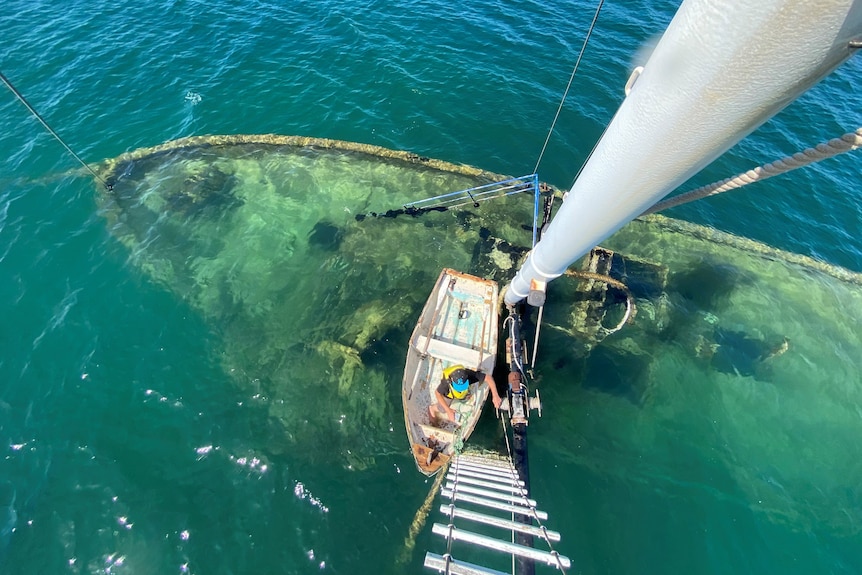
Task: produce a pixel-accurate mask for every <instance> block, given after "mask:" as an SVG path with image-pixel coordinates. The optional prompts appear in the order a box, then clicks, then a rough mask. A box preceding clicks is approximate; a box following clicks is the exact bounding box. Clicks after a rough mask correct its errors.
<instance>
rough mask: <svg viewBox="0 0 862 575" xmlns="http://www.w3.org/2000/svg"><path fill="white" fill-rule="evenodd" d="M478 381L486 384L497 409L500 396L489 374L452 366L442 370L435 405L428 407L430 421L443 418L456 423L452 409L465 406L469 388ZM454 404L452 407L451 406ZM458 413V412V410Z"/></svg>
mask: <svg viewBox="0 0 862 575" xmlns="http://www.w3.org/2000/svg"><path fill="white" fill-rule="evenodd" d="M480 381H484V382H485V383H487V384H488V388H489V389H490V390H491V399H492V400H493V402H494V407H495V408H499V407H500V402H501V401H502V400H501V399H500V394H499V392H497V383H496V382H495V381H494V378H493V377H492V376H491V374H490V373H483V372H481V371H474V370H472V369H467V368H466V367H464V366H463V365H453V366H451V367H448V368H446V369H444V370H443V377H442V378H441V379H440V385H438V386H437V389H436V390H435V391H434V395H435V396H436V397H437V403H435V404H432V405H430V406H429V407H428V411H429V413H430V414H431V421H432V422H433V421H435V419H436V418H437V416H441V417H444V418H446V419H448V420H449V421H454V422H457V421H458V418H457V417H456V414H455V409H453V406H454V407H459V405H466V404H467V399H468V398H469V397H470V386H471V385H476V384H478V383H479V382H480ZM453 404H454V405H453ZM459 411H460V410H459Z"/></svg>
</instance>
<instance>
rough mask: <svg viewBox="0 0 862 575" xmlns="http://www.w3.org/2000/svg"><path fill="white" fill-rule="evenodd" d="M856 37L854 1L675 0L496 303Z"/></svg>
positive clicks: (812, 79) (664, 187) (509, 300)
mask: <svg viewBox="0 0 862 575" xmlns="http://www.w3.org/2000/svg"><path fill="white" fill-rule="evenodd" d="M860 40H862V0H819V1H812V0H758V1H757V2H754V1H740V0H685V1H684V2H683V4H682V6H680V9H679V11H678V12H677V14H676V16H675V17H674V19H673V21H672V22H671V24H670V26H669V27H668V29H667V31H666V32H665V34H664V36H662V38H661V40H660V41H659V43H658V45H657V46H656V48H655V50H654V51H653V53H652V55H651V56H650V58H649V61H648V62H647V63H646V65H645V66H644V69H643V71H642V72H641V74H640V76H639V77H638V78H637V80H636V81H635V82H634V84H633V86H632V87H631V92H630V93H629V95H628V96H627V97H626V99H625V100H624V101H623V103H622V105H621V106H620V108H619V110H618V111H617V114H616V115H615V116H614V119H613V121H612V122H611V123H610V125H609V126H608V129H607V130H606V132H605V135H604V137H603V138H602V139H601V141H600V142H599V144H598V146H597V147H596V149H595V152H594V153H593V155H592V157H591V158H590V159H589V161H588V162H587V164H586V165H585V166H584V169H583V171H582V172H581V175H580V177H579V178H578V180H577V181H576V182H575V184H574V186H572V189H571V190H570V191H569V193H568V196H567V199H566V200H565V202H563V205H562V206H561V208H560V210H559V212H558V213H557V215H556V217H555V218H554V220H553V221H552V222H551V224H550V226H549V227H548V229H547V231H546V232H545V234H544V235H543V236H542V240H541V241H540V242H539V243H538V244H537V245H536V247H535V248H534V249H533V250H532V251H531V253H530V255H529V256H528V258H527V261H526V262H525V263H524V265H523V267H522V268H521V269H520V271H518V274H517V275H516V276H515V279H514V280H513V281H512V283H511V285H509V287H508V289H507V290H506V296H505V301H506V304H507V305H514V304H515V303H517V302H519V301H521V300H522V299H524V298H525V297H527V295H528V294H529V292H530V286H531V282H533V280H537V281H539V282H547V281H550V280H552V279H554V278H556V277H559V276H560V275H561V274H562V273H563V272H564V271H565V270H566V268H567V267H568V266H569V265H571V264H572V263H573V262H574V261H575V260H577V259H578V258H580V257H581V256H583V255H584V254H585V253H587V252H588V251H589V250H591V249H592V248H593V247H594V246H596V245H597V244H598V243H599V242H601V241H602V240H604V239H605V238H607V237H608V236H610V235H611V234H613V233H614V232H615V231H617V230H618V229H619V228H621V227H622V226H623V225H625V224H626V223H628V222H629V221H631V220H632V219H634V218H635V217H637V216H638V215H639V214H641V213H643V212H644V211H645V210H646V209H647V208H649V207H650V206H652V205H653V204H654V203H655V202H657V201H658V200H660V199H661V198H663V197H664V196H665V195H666V194H668V193H669V192H670V191H672V190H673V189H675V188H676V187H677V186H679V185H680V184H682V183H683V182H685V181H686V180H687V179H688V178H690V177H691V176H692V175H694V174H695V173H697V172H698V171H699V170H700V169H702V168H703V167H704V166H706V165H707V164H708V163H709V162H711V161H712V160H714V159H715V158H717V157H718V156H720V155H721V154H722V153H724V152H725V151H727V150H728V149H729V148H730V147H731V146H733V145H734V144H735V143H736V142H738V141H739V140H741V139H742V138H744V137H745V136H746V135H748V134H749V133H751V132H752V131H753V130H754V129H755V128H757V127H758V126H760V125H761V124H763V123H764V122H765V121H766V120H768V119H769V118H770V117H772V116H773V115H774V114H775V113H777V112H778V111H779V110H781V109H782V108H784V107H785V106H786V105H787V104H789V103H790V102H792V101H793V100H794V99H796V98H797V97H798V96H800V95H801V94H802V93H803V92H805V91H806V90H808V89H809V88H810V87H811V86H813V85H814V84H815V83H816V82H818V81H819V80H820V79H821V78H823V77H824V76H826V75H827V74H828V73H830V72H831V71H832V70H834V69H835V68H836V67H837V66H838V65H839V64H841V63H842V62H843V61H844V60H846V59H847V58H848V57H849V56H850V55H851V54H852V52H853V51H855V50H856V49H858V46H859V41H860ZM542 300H543V297H539V298H537V300H536V301H535V302H533V301H530V303H534V304H538V303H540V302H541V301H542ZM528 301H529V300H528Z"/></svg>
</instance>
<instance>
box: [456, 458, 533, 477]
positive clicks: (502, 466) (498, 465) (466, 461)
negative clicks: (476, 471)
mask: <svg viewBox="0 0 862 575" xmlns="http://www.w3.org/2000/svg"><path fill="white" fill-rule="evenodd" d="M452 463H458V464H459V465H475V466H477V467H483V468H485V469H494V470H497V471H504V472H506V473H509V474H512V473H517V471H515V467H514V466H513V465H512V464H511V463H510V462H509V461H506V460H502V461H500V460H494V459H484V458H481V457H471V456H469V455H463V454H462V455H459V456H458V459H457V460H456V461H453V462H452Z"/></svg>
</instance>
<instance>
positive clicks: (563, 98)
mask: <svg viewBox="0 0 862 575" xmlns="http://www.w3.org/2000/svg"><path fill="white" fill-rule="evenodd" d="M604 3H605V0H599V5H598V6H597V7H596V13H595V15H594V16H593V21H592V22H591V23H590V28H589V30H587V37H586V38H584V44H583V45H582V46H581V52H580V53H579V54H578V59H577V60H576V61H575V67H574V68H573V69H572V75H571V76H569V83H568V85H567V86H566V90H565V91H564V92H563V97H562V99H560V106H559V107H558V108H557V113H556V114H555V115H554V121H553V122H551V128H550V129H549V130H548V137H547V138H545V143H544V144H543V145H542V151H541V152H539V159H538V160H536V167H535V169H533V173H538V171H539V164H541V163H542V158H543V157H544V156H545V150H546V149H547V148H548V142H549V141H550V140H551V134H553V133H554V126H556V125H557V120H558V119H559V118H560V112H561V111H562V110H563V104H564V103H565V102H566V98H567V97H568V96H569V89H570V88H571V87H572V81H573V80H574V79H575V73H576V72H577V71H578V66H580V64H581V58H583V57H584V52H585V51H586V49H587V43H588V42H589V41H590V36H591V35H592V33H593V29H594V28H595V27H596V20H598V19H599V12H601V11H602V5H603V4H604Z"/></svg>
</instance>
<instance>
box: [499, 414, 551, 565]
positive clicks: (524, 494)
mask: <svg viewBox="0 0 862 575" xmlns="http://www.w3.org/2000/svg"><path fill="white" fill-rule="evenodd" d="M500 424H501V425H502V426H503V437H505V438H506V451H507V452H508V454H509V462H510V463H509V464H510V465H511V462H512V447H511V446H510V445H509V431H508V430H507V429H506V418H505V417H501V418H500ZM513 471H514V468H513ZM516 486H517V489H518V495H520V496H521V497H523V498H524V504H525V505H526V507H528V508H529V510H530V513H531V514H532V519H533V520H534V521H535V522H536V523H537V524H538V527H539V528H540V529H541V530H542V539H544V540H545V543H547V545H548V549H550V553H551V555H553V556H554V558H555V559H556V560H557V568H558V569H559V570H560V572H561V573H563V575H565V573H566V569H565V568H564V567H563V563H562V562H561V561H560V554H559V552H558V551H557V550H556V549H554V545H553V544H552V543H551V540H550V539H549V538H548V530H547V528H545V526H544V524H543V523H542V520H541V519H539V514H538V513H536V506H535V505H531V504H530V498H529V497H528V495H529V494H528V493H527V492H526V489H524V486H523V485H521V484H520V483H517V484H516Z"/></svg>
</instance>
